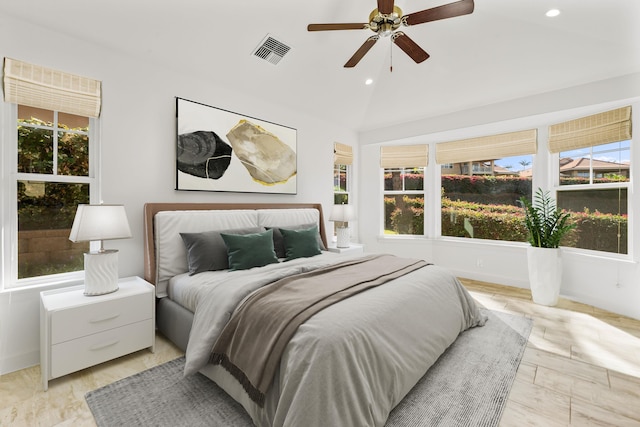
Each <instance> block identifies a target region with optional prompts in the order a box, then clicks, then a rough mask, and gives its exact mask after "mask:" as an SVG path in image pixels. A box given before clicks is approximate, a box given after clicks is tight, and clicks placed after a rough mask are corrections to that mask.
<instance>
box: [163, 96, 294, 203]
mask: <svg viewBox="0 0 640 427" xmlns="http://www.w3.org/2000/svg"><path fill="white" fill-rule="evenodd" d="M176 115H177V118H178V122H177V150H176V160H177V161H176V163H177V169H176V189H177V190H202V191H233V192H248V193H278V194H296V174H297V159H296V144H297V139H296V138H297V135H296V130H295V129H293V128H290V127H287V126H282V125H278V124H275V123H271V122H266V121H264V120H260V119H256V118H253V117H248V116H243V115H240V114H237V113H233V112H231V111H226V110H222V109H219V108H215V107H211V106H208V105H204V104H200V103H198V102H194V101H189V100H186V99H182V98H176Z"/></svg>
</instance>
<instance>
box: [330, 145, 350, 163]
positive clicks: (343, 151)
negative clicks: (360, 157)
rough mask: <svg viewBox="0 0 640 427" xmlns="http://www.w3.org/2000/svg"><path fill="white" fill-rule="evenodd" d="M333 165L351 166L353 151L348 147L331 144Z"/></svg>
mask: <svg viewBox="0 0 640 427" xmlns="http://www.w3.org/2000/svg"><path fill="white" fill-rule="evenodd" d="M333 164H334V165H350V164H353V149H352V148H351V146H350V145H346V144H340V143H339V142H335V143H334V144H333Z"/></svg>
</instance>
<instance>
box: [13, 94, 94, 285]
mask: <svg viewBox="0 0 640 427" xmlns="http://www.w3.org/2000/svg"><path fill="white" fill-rule="evenodd" d="M17 110H18V121H17V132H16V134H17V174H16V175H15V176H16V179H15V185H16V194H17V203H16V204H15V206H16V212H17V221H18V224H17V229H18V245H17V252H18V256H17V261H18V265H17V278H18V279H24V278H31V277H37V276H43V275H49V274H57V273H66V272H70V271H78V270H82V269H83V255H82V254H83V252H85V251H87V250H88V248H89V246H88V243H71V242H70V241H69V231H70V229H71V225H72V224H73V219H74V216H75V212H76V208H77V206H78V204H80V203H89V194H90V187H91V183H92V179H91V178H89V122H90V120H89V118H88V117H81V116H76V115H72V114H66V113H60V112H57V111H51V110H43V109H39V108H32V107H25V106H22V105H19V106H18V108H17Z"/></svg>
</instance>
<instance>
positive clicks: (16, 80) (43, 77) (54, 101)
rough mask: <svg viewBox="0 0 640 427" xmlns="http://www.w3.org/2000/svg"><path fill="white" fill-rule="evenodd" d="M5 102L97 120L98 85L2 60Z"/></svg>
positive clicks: (23, 63)
mask: <svg viewBox="0 0 640 427" xmlns="http://www.w3.org/2000/svg"><path fill="white" fill-rule="evenodd" d="M4 100H5V101H6V102H11V103H14V104H20V105H26V106H29V107H36V108H43V109H46V110H54V111H61V112H64V113H69V114H75V115H78V116H88V117H98V116H99V115H100V105H101V82H100V81H99V80H93V79H89V78H87V77H81V76H76V75H74V74H69V73H65V72H62V71H57V70H52V69H50V68H45V67H41V66H39V65H33V64H29V63H27V62H22V61H18V60H15V59H11V58H4Z"/></svg>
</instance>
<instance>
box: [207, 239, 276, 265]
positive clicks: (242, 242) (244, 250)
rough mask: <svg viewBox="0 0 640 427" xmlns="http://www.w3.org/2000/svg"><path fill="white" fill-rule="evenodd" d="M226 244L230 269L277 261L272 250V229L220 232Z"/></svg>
mask: <svg viewBox="0 0 640 427" xmlns="http://www.w3.org/2000/svg"><path fill="white" fill-rule="evenodd" d="M220 235H221V236H222V239H223V240H224V244H225V245H226V246H227V254H228V256H229V269H230V270H246V269H249V268H253V267H262V266H263V265H267V264H273V263H276V262H278V258H277V257H276V253H275V251H274V250H273V231H271V230H267V231H264V232H262V233H251V234H243V235H240V234H225V233H220Z"/></svg>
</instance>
